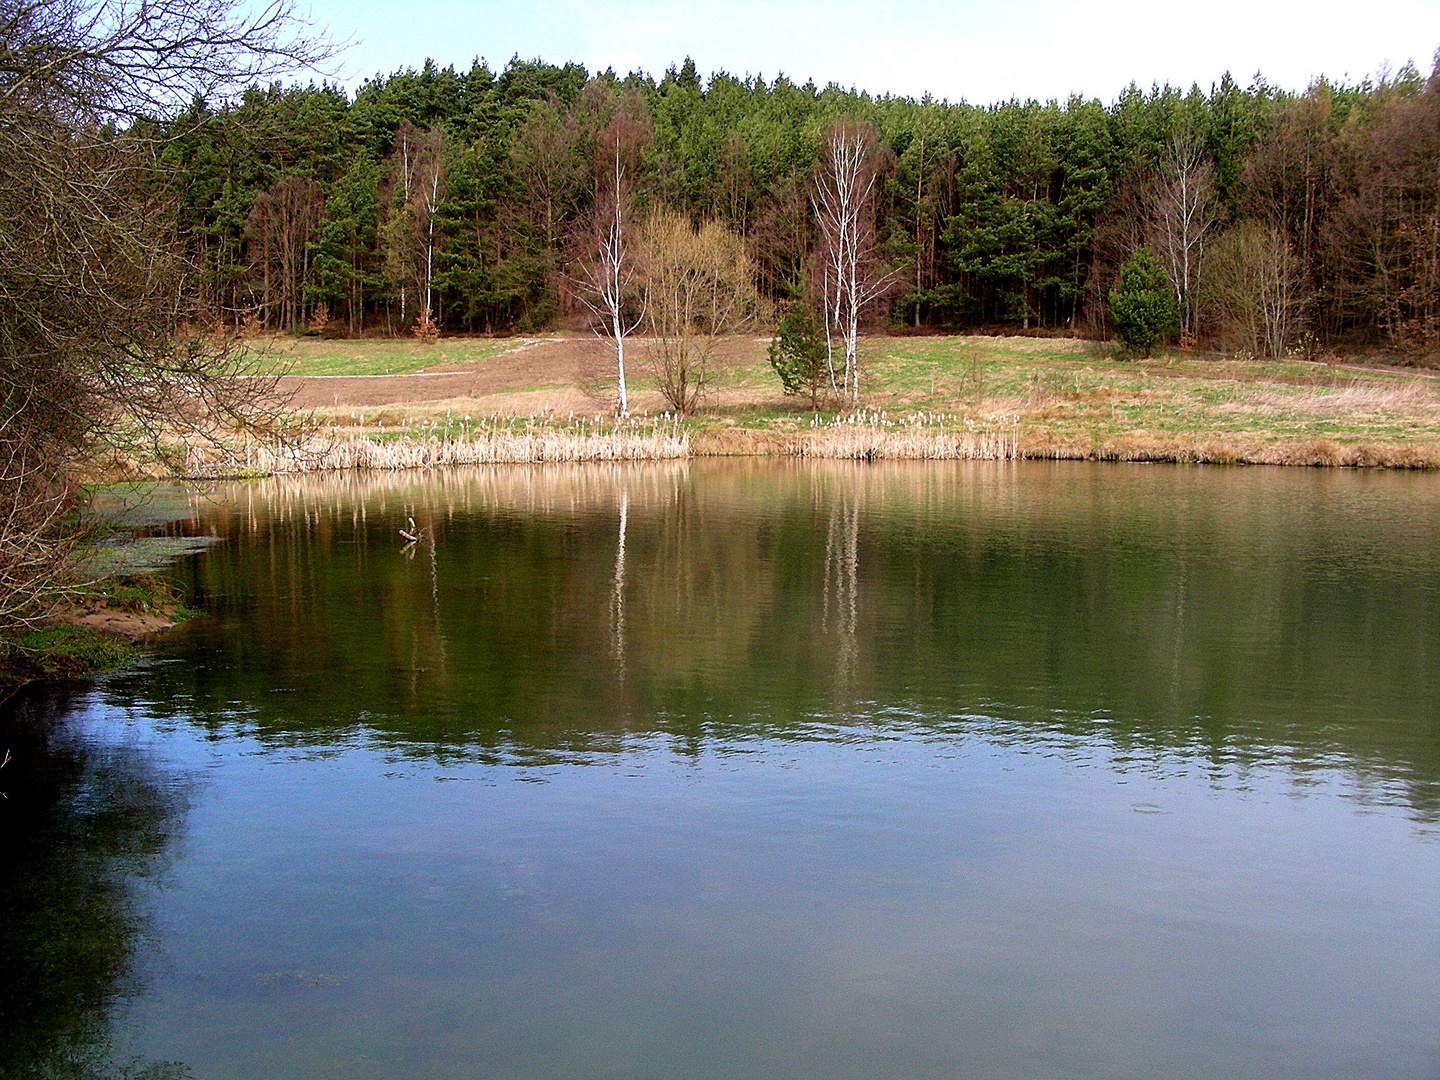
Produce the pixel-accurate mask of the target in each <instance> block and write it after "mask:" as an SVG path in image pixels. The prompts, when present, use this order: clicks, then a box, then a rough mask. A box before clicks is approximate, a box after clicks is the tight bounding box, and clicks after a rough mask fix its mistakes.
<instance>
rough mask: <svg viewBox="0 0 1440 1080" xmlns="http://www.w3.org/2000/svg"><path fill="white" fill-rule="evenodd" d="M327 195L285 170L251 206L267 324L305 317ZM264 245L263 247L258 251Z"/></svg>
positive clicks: (291, 324) (284, 324)
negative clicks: (314, 237) (306, 288)
mask: <svg viewBox="0 0 1440 1080" xmlns="http://www.w3.org/2000/svg"><path fill="white" fill-rule="evenodd" d="M324 211H325V199H324V197H323V196H322V195H321V193H320V188H319V186H318V185H317V184H316V183H315V181H313V180H309V179H306V178H304V177H299V176H282V177H281V178H280V179H279V180H277V181H275V183H273V184H272V185H270V187H269V188H268V189H267V190H265V191H262V192H261V193H260V194H259V195H258V196H257V197H256V199H255V202H254V203H253V204H252V205H251V207H250V219H249V222H248V231H249V234H250V239H251V242H252V244H251V251H252V252H253V253H255V263H256V264H257V265H256V266H255V267H254V269H253V271H252V272H258V274H259V277H260V288H261V293H260V296H261V308H262V310H263V312H264V319H265V322H266V324H267V325H268V324H270V323H272V322H273V323H274V324H275V325H278V326H279V327H280V329H282V330H295V329H297V328H298V327H299V326H300V325H301V323H302V322H303V321H304V319H303V317H302V312H301V307H302V301H303V299H304V297H303V293H302V286H303V285H304V282H305V276H306V271H307V270H308V268H309V245H310V234H311V233H312V232H313V231H314V229H315V227H316V226H317V225H319V223H320V219H321V217H322V216H323V214H324ZM257 249H258V251H257Z"/></svg>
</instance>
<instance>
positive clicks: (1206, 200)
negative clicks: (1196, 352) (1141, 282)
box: [1146, 133, 1216, 343]
mask: <svg viewBox="0 0 1440 1080" xmlns="http://www.w3.org/2000/svg"><path fill="white" fill-rule="evenodd" d="M1212 171H1213V170H1212V167H1211V164H1210V161H1209V160H1208V159H1207V157H1206V154H1205V146H1204V144H1203V142H1202V141H1201V139H1200V137H1199V136H1198V135H1195V134H1190V133H1180V134H1177V135H1175V136H1174V137H1173V138H1171V139H1170V140H1169V142H1168V143H1167V144H1166V147H1165V156H1164V158H1163V160H1162V161H1161V164H1160V168H1159V170H1158V171H1157V172H1156V173H1155V175H1154V176H1153V177H1152V178H1151V183H1150V190H1149V193H1148V194H1149V197H1148V199H1147V200H1146V201H1147V204H1148V205H1147V209H1148V211H1149V213H1148V221H1147V226H1148V233H1149V240H1150V247H1151V249H1152V250H1153V251H1154V252H1155V254H1156V255H1157V256H1158V257H1159V259H1160V262H1161V263H1162V265H1164V267H1165V272H1166V274H1167V275H1168V276H1169V278H1170V284H1171V286H1172V287H1173V288H1174V290H1175V300H1176V302H1177V303H1178V304H1179V307H1180V340H1181V341H1182V343H1184V342H1193V341H1194V339H1195V331H1196V316H1197V305H1198V302H1199V298H1200V292H1199V285H1200V269H1201V265H1202V263H1203V261H1204V258H1205V244H1206V242H1207V241H1208V240H1209V238H1210V233H1211V231H1212V230H1213V228H1214V226H1215V220H1216V208H1215V185H1214V181H1213V178H1212Z"/></svg>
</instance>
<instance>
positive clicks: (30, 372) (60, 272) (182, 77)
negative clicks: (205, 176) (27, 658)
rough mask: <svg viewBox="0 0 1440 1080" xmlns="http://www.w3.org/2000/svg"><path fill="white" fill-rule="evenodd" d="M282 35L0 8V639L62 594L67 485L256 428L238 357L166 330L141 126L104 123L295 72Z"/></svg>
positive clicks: (161, 16) (245, 369) (238, 11)
mask: <svg viewBox="0 0 1440 1080" xmlns="http://www.w3.org/2000/svg"><path fill="white" fill-rule="evenodd" d="M299 29H300V24H299V22H298V20H297V19H296V17H295V16H294V15H293V13H292V11H291V8H290V7H289V5H288V3H283V2H277V3H273V4H269V5H262V6H260V7H251V6H249V5H245V4H242V3H240V2H239V0H198V2H195V0H186V2H184V3H180V2H177V0H145V2H143V3H134V2H129V0H114V2H106V0H102V2H98V3H85V2H83V0H0V626H13V625H15V624H16V623H23V622H25V621H28V620H31V619H33V618H35V617H37V616H38V615H40V614H42V613H43V610H44V607H45V604H46V602H47V600H48V599H49V598H51V597H53V596H54V595H56V593H57V591H58V590H60V589H62V588H63V587H64V581H65V580H66V579H65V571H66V569H67V565H66V555H67V553H68V552H69V550H70V547H71V544H72V541H73V537H74V526H73V523H72V521H71V519H70V518H69V516H68V511H69V510H70V509H71V508H73V507H74V506H75V505H76V504H77V502H78V501H79V498H80V488H79V483H80V481H81V480H83V479H85V478H86V476H87V474H90V475H93V474H94V472H96V471H98V470H100V469H103V468H105V463H106V462H107V461H109V460H117V459H127V458H131V457H134V456H138V455H143V456H145V457H147V458H148V459H149V460H152V461H154V460H158V461H160V462H161V463H162V464H163V463H164V462H165V461H167V460H174V455H175V454H176V452H177V448H178V444H179V440H181V439H183V438H185V437H192V438H193V437H198V438H211V439H214V438H218V437H220V436H222V435H223V434H224V433H225V432H226V431H232V432H233V431H234V430H236V429H238V428H247V429H248V428H252V427H255V426H256V425H260V426H264V425H265V424H267V423H268V422H269V421H270V420H272V419H273V418H274V412H273V409H272V408H271V407H270V399H269V398H268V395H267V392H268V390H269V389H270V388H271V386H272V383H271V381H270V380H267V379H263V378H261V379H256V378H247V377H246V376H247V375H253V374H255V372H254V371H253V370H252V368H251V366H250V364H251V361H249V360H247V357H246V354H244V353H243V352H239V351H237V350H234V349H232V348H230V347H229V345H228V343H227V342H226V341H224V340H221V339H217V338H215V337H212V336H210V335H208V334H203V333H194V332H189V331H187V330H186V329H185V326H186V320H187V319H188V318H190V317H192V316H194V315H196V314H198V313H196V312H192V311H191V310H190V309H189V306H188V304H187V302H186V301H185V300H184V299H183V296H184V289H183V283H184V281H185V279H186V276H187V271H188V267H187V266H186V265H185V263H184V259H183V257H182V255H181V249H180V246H179V245H178V244H177V242H176V239H175V235H174V228H173V225H172V222H173V220H174V214H173V211H174V207H173V205H172V204H171V203H170V201H169V200H168V199H167V198H166V197H165V196H162V195H157V194H155V192H156V190H157V188H158V187H159V186H160V185H157V184H156V183H155V179H156V176H157V170H158V169H159V164H158V155H157V144H156V143H155V141H154V140H153V138H152V137H149V136H148V135H147V133H148V132H151V131H153V128H151V127H150V126H149V125H145V124H138V123H137V124H132V125H131V126H129V127H125V126H124V125H125V122H126V118H131V117H136V116H138V115H139V114H142V113H146V112H163V111H165V110H167V109H169V108H171V107H173V106H176V105H180V104H184V103H186V102H188V101H189V100H190V99H191V97H192V95H194V94H201V95H205V94H211V93H214V92H217V91H224V90H226V89H230V88H234V87H236V86H238V85H240V84H242V83H245V82H248V81H250V80H251V79H253V78H256V77H260V76H264V75H269V74H276V73H278V72H280V71H282V70H289V69H292V68H294V67H296V66H308V65H310V64H312V63H314V62H315V61H316V60H318V59H319V57H320V56H321V54H322V53H323V50H322V49H321V48H320V47H318V46H316V45H315V44H314V43H313V42H310V41H308V40H306V39H304V38H302V37H300V36H297V31H298V30H299ZM114 120H118V121H119V122H120V123H121V125H122V126H121V129H120V130H119V131H115V130H112V129H108V128H106V127H103V126H102V123H103V122H105V121H114Z"/></svg>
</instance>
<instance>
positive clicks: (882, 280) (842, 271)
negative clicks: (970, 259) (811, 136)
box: [810, 119, 890, 405]
mask: <svg viewBox="0 0 1440 1080" xmlns="http://www.w3.org/2000/svg"><path fill="white" fill-rule="evenodd" d="M878 142H879V139H878V136H877V134H876V132H875V130H874V128H872V127H870V126H869V125H866V124H859V123H856V122H855V121H853V120H850V119H842V120H839V121H837V122H836V123H835V124H834V126H832V127H831V129H830V133H829V135H828V137H827V138H826V140H825V146H824V149H823V150H822V151H821V156H820V161H819V163H818V164H817V166H816V169H815V183H814V185H813V187H812V190H811V197H810V201H811V205H812V207H813V209H814V211H815V218H816V220H817V222H818V223H819V226H820V235H821V250H820V278H821V303H822V304H823V306H824V312H823V314H824V322H825V342H826V355H827V362H828V364H829V368H830V382H831V388H832V390H833V391H834V393H835V396H836V398H837V399H838V400H841V401H848V402H849V403H850V404H852V405H854V404H856V403H857V402H859V400H860V365H859V356H858V344H859V337H860V319H861V316H862V315H863V313H864V311H865V309H866V308H867V307H869V306H870V304H871V303H873V302H874V301H875V300H876V299H877V298H878V297H879V296H880V295H881V294H882V293H883V292H884V291H885V289H886V287H887V286H888V285H889V280H890V279H889V276H877V275H876V273H875V265H876V250H875V188H876V183H877V180H878V177H879V169H878V168H877V162H876V157H877V153H876V151H877V148H878ZM835 337H838V338H839V339H840V344H841V347H842V348H843V350H844V357H843V361H842V365H841V369H840V372H839V377H838V379H837V373H836V370H835V355H834V339H835Z"/></svg>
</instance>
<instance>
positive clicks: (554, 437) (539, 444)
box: [184, 425, 690, 477]
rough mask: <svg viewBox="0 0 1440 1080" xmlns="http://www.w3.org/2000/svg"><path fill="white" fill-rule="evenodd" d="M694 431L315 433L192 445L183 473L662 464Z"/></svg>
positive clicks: (680, 454)
mask: <svg viewBox="0 0 1440 1080" xmlns="http://www.w3.org/2000/svg"><path fill="white" fill-rule="evenodd" d="M689 454H690V442H689V436H688V435H687V434H686V433H685V432H683V431H681V430H679V429H678V428H676V427H674V426H670V427H669V428H668V430H667V429H666V428H664V427H662V426H661V425H652V426H651V428H650V429H649V430H643V429H633V428H632V429H628V430H626V429H617V430H612V431H600V432H588V433H582V432H570V431H563V430H546V429H537V430H531V431H518V432H512V431H488V432H482V433H480V434H478V435H477V437H475V438H471V439H443V438H435V437H432V436H416V435H408V436H402V437H399V438H392V439H386V440H383V441H382V440H372V439H363V438H326V437H316V438H311V439H308V440H306V441H305V442H303V443H301V444H299V445H294V446H279V447H277V446H272V445H261V444H255V445H251V446H246V447H243V448H241V449H239V450H238V451H235V452H233V453H232V454H231V455H228V456H221V455H217V454H216V453H214V452H213V451H212V450H210V449H209V448H205V447H193V448H191V449H190V451H189V453H188V455H187V457H186V460H185V464H184V472H185V475H187V476H191V477H216V476H234V475H237V474H244V475H251V476H253V475H271V474H276V473H297V472H326V471H329V472H333V471H342V472H343V471H350V470H355V469H364V470H380V471H389V472H395V471H399V470H407V469H434V468H444V467H447V466H455V465H518V464H536V463H540V462H581V461H587V462H589V461H663V460H669V459H674V458H684V457H688V456H689Z"/></svg>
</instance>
